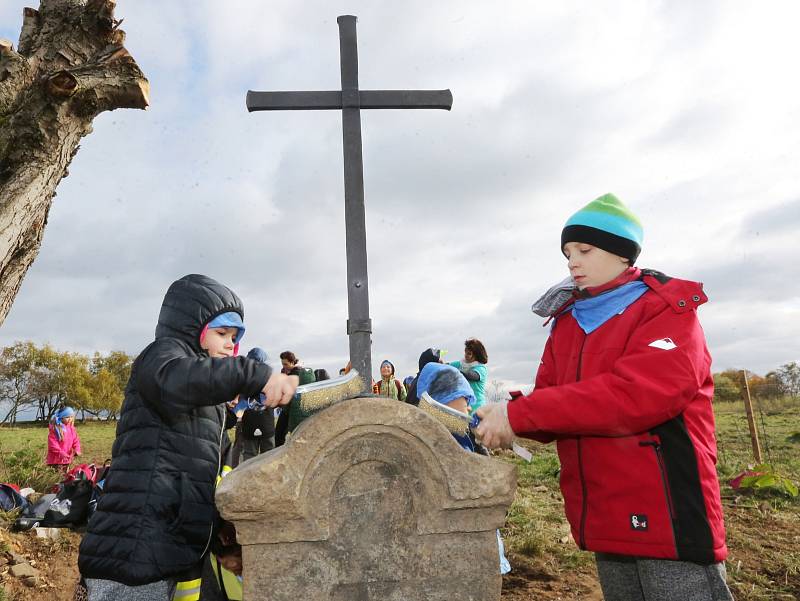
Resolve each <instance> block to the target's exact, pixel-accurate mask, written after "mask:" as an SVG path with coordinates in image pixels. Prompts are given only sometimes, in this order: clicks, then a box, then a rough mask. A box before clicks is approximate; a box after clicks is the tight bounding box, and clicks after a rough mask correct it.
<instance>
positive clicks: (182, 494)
mask: <svg viewBox="0 0 800 601" xmlns="http://www.w3.org/2000/svg"><path fill="white" fill-rule="evenodd" d="M190 493H191V480H190V479H189V476H188V475H187V474H186V472H181V477H180V482H179V486H178V502H177V506H176V508H175V519H174V520H172V522H171V523H170V524H169V525H168V526H167V531H168V532H178V531H179V530H180V529H181V526H183V521H184V518H185V517H186V513H187V509H186V504H187V501H188V499H189V497H190Z"/></svg>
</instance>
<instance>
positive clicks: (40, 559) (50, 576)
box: [0, 526, 81, 601]
mask: <svg viewBox="0 0 800 601" xmlns="http://www.w3.org/2000/svg"><path fill="white" fill-rule="evenodd" d="M59 534H60V536H59V537H58V538H54V539H48V538H37V537H36V534H35V532H34V531H32V530H31V531H28V532H10V531H9V530H8V529H7V528H6V527H5V526H4V527H3V528H2V529H0V549H2V550H3V551H4V552H3V553H0V556H4V557H6V559H11V558H10V555H11V553H16V554H18V555H19V556H21V558H22V559H24V560H25V561H26V562H27V563H29V564H30V565H31V567H33V568H34V569H35V570H37V571H38V577H37V579H36V584H34V585H33V586H30V585H28V584H26V583H25V582H24V581H23V580H22V579H20V578H16V577H14V575H13V574H12V573H11V566H10V564H6V565H3V566H2V567H1V568H0V582H1V583H2V586H3V588H4V589H5V590H6V593H7V597H8V598H9V599H13V600H14V601H41V600H42V599H48V600H52V601H71V600H72V598H73V594H74V592H75V584H76V583H77V582H78V545H79V544H80V541H81V535H80V534H78V533H76V532H72V531H71V530H68V529H61V531H60V533H59Z"/></svg>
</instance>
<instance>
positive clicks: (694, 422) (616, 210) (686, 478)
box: [477, 194, 732, 601]
mask: <svg viewBox="0 0 800 601" xmlns="http://www.w3.org/2000/svg"><path fill="white" fill-rule="evenodd" d="M641 242H642V227H641V224H640V222H639V220H638V219H637V218H636V216H635V215H634V214H633V213H631V211H630V210H629V209H628V208H627V207H626V206H625V205H623V204H622V203H621V202H620V201H619V200H618V199H617V198H616V197H614V196H613V195H611V194H606V195H605V196H601V197H600V198H598V199H596V200H594V201H592V202H591V203H589V204H588V205H587V206H586V207H584V208H583V209H581V210H580V211H578V212H577V213H575V214H574V215H573V216H572V217H571V218H570V219H569V220H568V221H567V223H566V225H565V227H564V229H563V231H562V234H561V250H562V252H563V254H564V256H565V257H566V258H567V260H568V265H569V271H570V276H571V282H568V283H567V285H565V284H563V283H562V284H561V285H559V286H556V287H554V288H552V289H551V290H549V291H548V293H546V294H545V295H544V296H543V297H542V298H541V299H539V301H537V303H536V304H535V305H534V311H536V312H537V313H539V314H541V315H548V316H549V317H550V318H551V319H552V320H553V321H552V329H551V332H550V337H549V339H548V340H547V344H546V346H545V349H544V354H543V355H542V360H541V364H540V366H539V369H538V372H537V374H536V382H535V388H534V390H533V392H531V393H530V394H528V395H526V396H518V397H517V398H516V399H514V401H513V402H510V403H506V402H504V403H500V404H492V405H486V406H484V407H483V408H481V409H480V410H479V411H478V415H479V416H480V417H481V418H482V420H483V421H482V423H481V424H480V426H479V427H478V430H477V433H478V436H479V437H480V439H481V441H482V442H483V444H484V445H486V446H488V447H490V448H497V447H506V446H510V444H511V442H512V440H513V438H514V436H515V435H520V436H525V437H528V438H533V439H536V440H539V441H542V442H549V441H553V440H555V441H557V448H558V455H559V459H560V461H561V491H562V493H563V495H564V505H565V511H566V515H567V519H568V520H569V522H570V525H571V528H572V535H573V537H574V539H575V541H576V542H577V543H578V545H579V546H580V547H581V548H582V549H586V550H589V551H594V552H595V556H596V559H597V570H598V574H599V576H600V583H601V586H602V588H603V594H604V596H605V598H606V599H607V600H609V601H610V600H620V601H622V600H624V601H651V600H656V599H658V600H659V601H668V600H676V601H677V600H681V601H686V600H688V599H691V600H698V601H706V600H708V601H711V600H715V601H716V600H718V599H724V600H727V599H732V596H731V594H730V591H729V590H728V587H727V585H726V583H725V566H724V563H723V562H724V559H725V557H726V556H727V552H728V551H727V548H726V546H725V529H724V525H723V519H722V505H721V502H720V493H719V483H718V480H717V473H716V468H715V464H716V440H715V436H714V414H713V411H712V407H711V398H712V396H713V391H714V384H713V381H712V379H711V357H710V355H709V352H708V348H707V346H706V341H705V336H704V334H703V330H702V328H701V327H700V323H699V321H698V319H697V307H699V306H700V305H701V304H703V303H704V302H706V300H707V297H706V295H705V294H704V292H703V289H702V286H701V285H700V284H699V283H696V282H689V281H685V280H678V279H674V278H670V277H668V276H665V275H664V274H662V273H659V272H655V271H651V270H646V269H645V270H640V269H638V268H636V267H634V262H635V261H636V258H637V257H638V255H639V252H640V250H641Z"/></svg>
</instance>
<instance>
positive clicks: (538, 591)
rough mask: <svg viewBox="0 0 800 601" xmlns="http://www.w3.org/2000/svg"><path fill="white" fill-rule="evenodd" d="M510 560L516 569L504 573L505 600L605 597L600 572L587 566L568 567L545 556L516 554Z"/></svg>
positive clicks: (591, 600) (590, 600)
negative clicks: (546, 558) (599, 580)
mask: <svg viewBox="0 0 800 601" xmlns="http://www.w3.org/2000/svg"><path fill="white" fill-rule="evenodd" d="M509 561H510V562H511V566H512V571H511V573H509V574H506V575H505V576H503V594H502V597H503V599H504V600H510V601H523V600H526V601H530V600H533V599H545V600H557V599H563V600H566V599H583V600H585V601H602V599H603V594H602V593H601V591H600V584H599V583H598V582H597V574H596V572H594V571H593V570H589V569H587V568H586V567H581V568H575V569H568V568H564V567H559V566H557V565H556V564H554V563H552V562H547V561H545V560H542V559H538V558H537V559H531V558H528V557H525V556H519V557H517V556H514V555H511V556H510V557H509Z"/></svg>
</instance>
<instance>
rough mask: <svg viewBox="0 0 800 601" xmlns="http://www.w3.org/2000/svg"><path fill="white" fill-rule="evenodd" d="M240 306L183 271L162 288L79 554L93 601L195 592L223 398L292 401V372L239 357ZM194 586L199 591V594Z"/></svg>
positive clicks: (221, 442)
mask: <svg viewBox="0 0 800 601" xmlns="http://www.w3.org/2000/svg"><path fill="white" fill-rule="evenodd" d="M243 317H244V308H243V306H242V302H241V300H239V297H238V296H236V294H234V293H233V292H232V291H231V290H230V289H228V288H227V287H225V286H223V285H222V284H220V283H219V282H216V281H214V280H213V279H211V278H209V277H206V276H202V275H188V276H185V277H183V278H181V279H180V280H178V281H176V282H174V283H173V284H172V285H171V286H170V287H169V290H167V294H166V296H165V297H164V302H163V303H162V306H161V313H160V314H159V318H158V325H157V326H156V335H155V341H154V342H152V343H151V344H150V345H148V346H147V347H146V348H145V349H144V351H142V353H141V354H140V355H139V356H138V357H137V359H136V361H135V362H134V364H133V368H132V369H131V376H130V379H129V381H128V385H127V387H126V390H125V401H124V404H123V406H122V413H121V416H120V420H119V423H118V424H117V436H116V439H115V441H114V446H113V448H112V458H113V460H112V467H111V469H110V470H109V473H108V475H107V477H106V483H105V488H104V494H103V496H102V498H101V499H100V501H99V503H98V506H97V511H96V512H95V514H94V515H93V516H92V519H91V521H90V522H89V525H88V528H87V533H86V536H85V537H84V539H83V541H82V543H81V546H80V554H79V557H78V567H79V568H80V571H81V574H82V575H83V577H84V578H85V579H86V582H87V584H88V588H89V599H90V601H105V600H106V599H109V600H112V599H113V601H127V600H128V599H131V600H133V599H136V600H137V601H138V600H143V599H144V600H149V599H154V600H163V601H166V600H167V599H171V598H172V594H173V592H174V591H175V589H176V587H177V588H178V590H179V592H180V594H181V597H180V598H181V599H182V600H183V599H186V600H191V599H197V598H198V597H199V588H200V580H199V573H200V572H199V570H200V568H201V565H202V564H201V562H202V560H203V557H204V556H205V554H206V553H207V552H208V549H209V546H210V545H211V542H212V537H213V536H214V535H215V533H214V521H215V509H214V489H215V486H216V482H217V481H218V479H219V478H220V476H221V475H222V473H221V472H223V471H224V470H223V457H222V455H223V451H224V447H225V445H226V443H227V442H228V440H227V435H226V433H225V415H226V409H225V403H226V402H227V401H230V400H231V399H233V398H234V397H236V396H237V395H239V394H242V395H245V396H246V397H251V396H258V395H259V393H261V392H263V393H264V395H265V397H266V399H265V403H266V405H267V406H268V407H276V406H278V405H285V404H286V403H288V402H289V401H290V400H291V398H292V395H293V394H294V391H295V388H296V387H297V384H298V379H297V377H293V376H287V375H285V374H272V373H271V370H270V368H269V367H268V366H267V365H265V364H263V363H259V362H257V361H253V360H251V359H247V358H245V357H237V356H236V354H237V351H238V343H239V340H240V339H241V337H242V334H243V333H244V324H243ZM195 590H196V593H195Z"/></svg>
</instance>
